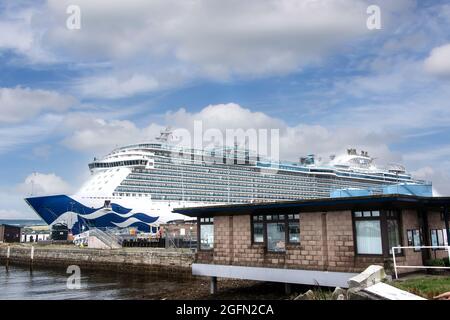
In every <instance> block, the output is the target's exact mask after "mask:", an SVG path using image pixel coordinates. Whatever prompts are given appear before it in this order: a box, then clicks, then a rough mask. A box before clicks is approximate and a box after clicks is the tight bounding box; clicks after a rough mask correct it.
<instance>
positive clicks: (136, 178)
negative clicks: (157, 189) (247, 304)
mask: <svg viewBox="0 0 450 320" xmlns="http://www.w3.org/2000/svg"><path fill="white" fill-rule="evenodd" d="M188 178H189V179H188ZM126 181H132V182H131V183H136V184H137V183H145V182H143V181H152V182H154V183H150V184H148V185H156V186H158V185H161V183H173V184H175V185H176V186H177V187H180V184H181V185H183V184H186V185H189V184H198V185H205V186H208V187H210V186H227V187H228V186H236V187H243V188H245V187H247V188H256V187H260V188H264V187H265V188H271V189H272V188H274V187H277V188H279V189H286V190H291V189H293V188H301V187H305V186H311V185H312V186H319V187H327V186H330V185H332V186H338V187H342V186H347V185H353V186H354V185H355V184H354V183H353V184H346V183H344V181H333V182H331V183H330V182H326V181H320V182H318V181H314V180H313V181H311V180H305V181H297V182H285V181H283V180H280V179H279V180H274V181H270V179H268V180H267V181H263V182H255V181H248V182H247V181H245V180H243V179H238V178H236V179H230V181H227V180H224V179H220V178H217V177H209V178H199V177H198V176H192V177H185V179H176V178H172V176H171V175H164V174H162V175H158V174H155V175H154V176H141V175H139V174H134V173H133V174H130V175H129V176H128V177H127V178H126V180H125V181H124V182H123V184H125V182H126ZM367 186H368V185H367V184H361V187H367ZM371 186H372V185H371Z"/></svg>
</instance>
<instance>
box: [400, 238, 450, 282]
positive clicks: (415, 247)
mask: <svg viewBox="0 0 450 320" xmlns="http://www.w3.org/2000/svg"><path fill="white" fill-rule="evenodd" d="M396 249H447V252H448V259H449V261H450V246H414V247H392V260H393V262H394V272H395V278H396V279H398V274H397V269H400V268H404V269H450V267H445V266H404V265H401V266H399V265H397V262H396V260H395V251H396Z"/></svg>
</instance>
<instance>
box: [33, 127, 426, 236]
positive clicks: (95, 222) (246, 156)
mask: <svg viewBox="0 0 450 320" xmlns="http://www.w3.org/2000/svg"><path fill="white" fill-rule="evenodd" d="M89 169H90V171H91V177H90V179H89V180H88V181H87V182H86V183H85V184H84V185H83V186H82V187H81V189H80V190H79V191H78V192H77V193H76V194H75V195H71V196H67V195H54V196H44V197H30V198H27V199H25V200H26V202H27V203H28V204H29V205H30V206H31V207H32V208H33V209H34V211H35V212H36V213H37V214H38V215H39V216H40V217H41V218H42V219H43V220H44V221H45V222H46V223H48V224H54V223H56V222H63V223H66V224H67V225H68V226H69V228H70V229H72V232H73V233H74V234H76V233H80V232H82V231H84V230H86V229H89V228H90V227H93V226H94V227H114V228H125V227H135V228H137V229H138V230H140V231H142V232H149V233H155V232H157V231H158V227H159V225H160V224H161V223H167V222H170V221H176V220H184V219H185V218H186V219H187V217H185V216H181V215H179V214H176V213H173V212H172V209H173V208H176V207H185V206H202V205H205V206H206V205H217V204H230V203H252V202H266V201H279V200H296V199H307V198H323V197H329V196H330V192H332V191H333V190H336V189H345V188H362V189H370V190H372V192H373V193H381V190H382V188H383V186H386V185H392V184H402V183H405V184H429V183H428V182H425V181H422V180H416V179H414V178H413V177H412V176H411V174H409V173H407V172H406V170H405V168H404V167H403V166H401V165H391V166H388V167H379V166H377V165H375V164H374V159H373V158H372V157H371V156H369V154H368V153H367V152H366V151H360V152H357V151H356V149H348V150H347V152H346V153H345V154H343V155H340V156H330V158H329V159H327V161H323V160H321V159H316V157H315V156H314V155H308V156H306V157H302V158H300V159H299V161H298V162H288V161H271V160H269V159H267V158H263V157H260V156H259V155H258V154H255V153H252V152H251V151H249V150H248V149H246V148H244V149H242V148H238V147H237V145H235V146H231V147H220V148H217V147H216V148H211V149H208V150H207V149H203V150H196V149H193V148H186V147H183V146H178V145H176V144H174V143H172V142H171V139H170V132H167V131H163V132H161V136H160V137H158V138H156V139H155V140H154V141H153V142H149V143H140V144H132V145H127V146H123V147H120V148H117V149H115V150H113V151H112V152H110V153H109V154H108V155H106V156H104V157H102V158H100V159H97V158H94V161H93V162H91V163H90V164H89Z"/></svg>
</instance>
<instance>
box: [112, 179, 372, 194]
mask: <svg viewBox="0 0 450 320" xmlns="http://www.w3.org/2000/svg"><path fill="white" fill-rule="evenodd" d="M145 180H146V181H142V179H136V178H135V177H132V176H130V177H128V178H127V179H126V180H124V181H123V182H122V183H121V185H123V186H139V187H153V188H158V187H162V186H164V187H172V188H180V186H181V187H182V188H186V189H200V190H228V188H229V189H230V190H234V189H236V190H241V189H243V188H244V189H249V190H259V189H262V190H264V189H269V190H273V189H274V187H277V189H278V190H286V191H292V190H294V189H295V190H310V189H311V188H314V187H317V188H320V189H326V188H328V189H330V188H332V189H338V188H345V187H350V186H355V185H354V184H352V185H350V184H344V183H335V184H326V183H307V184H300V183H299V184H296V185H285V184H271V183H263V184H255V183H242V182H240V183H236V184H227V183H221V182H217V181H215V182H208V181H209V180H204V181H201V180H199V179H193V180H189V181H167V180H162V179H161V178H153V179H145ZM147 181H151V182H147ZM360 187H363V188H367V187H373V185H370V186H369V185H367V184H364V185H360Z"/></svg>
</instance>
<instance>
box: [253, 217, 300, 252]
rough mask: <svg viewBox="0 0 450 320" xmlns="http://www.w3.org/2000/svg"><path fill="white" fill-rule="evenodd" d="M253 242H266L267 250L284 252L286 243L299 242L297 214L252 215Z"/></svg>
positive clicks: (298, 218)
mask: <svg viewBox="0 0 450 320" xmlns="http://www.w3.org/2000/svg"><path fill="white" fill-rule="evenodd" d="M252 241H253V243H261V244H266V248H267V251H270V252H285V251H286V243H290V244H299V243H300V215H299V214H271V215H255V216H252Z"/></svg>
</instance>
